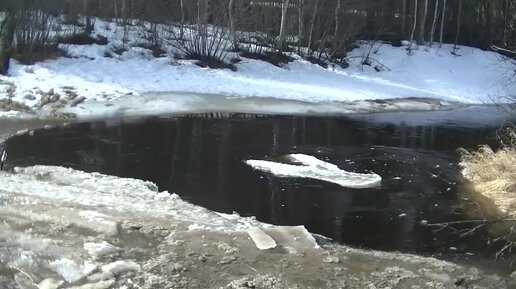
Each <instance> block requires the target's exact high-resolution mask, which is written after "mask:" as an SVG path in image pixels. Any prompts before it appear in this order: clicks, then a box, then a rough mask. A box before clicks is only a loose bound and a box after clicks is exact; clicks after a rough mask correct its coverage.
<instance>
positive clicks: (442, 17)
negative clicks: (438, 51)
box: [439, 0, 446, 48]
mask: <svg viewBox="0 0 516 289" xmlns="http://www.w3.org/2000/svg"><path fill="white" fill-rule="evenodd" d="M442 9H443V10H442V11H443V13H442V15H441V31H440V32H439V48H440V47H442V46H443V33H444V17H445V16H446V0H443V8H442Z"/></svg>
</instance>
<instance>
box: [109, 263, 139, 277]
mask: <svg viewBox="0 0 516 289" xmlns="http://www.w3.org/2000/svg"><path fill="white" fill-rule="evenodd" d="M128 271H140V265H138V264H136V263H135V262H133V261H115V262H113V263H109V264H107V265H104V266H102V272H104V273H112V274H114V275H119V274H121V273H124V272H128Z"/></svg>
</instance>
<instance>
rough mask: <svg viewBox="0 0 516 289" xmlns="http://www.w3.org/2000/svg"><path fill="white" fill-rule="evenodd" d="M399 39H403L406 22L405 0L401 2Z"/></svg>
mask: <svg viewBox="0 0 516 289" xmlns="http://www.w3.org/2000/svg"><path fill="white" fill-rule="evenodd" d="M401 6H402V8H401V37H402V39H403V37H405V26H406V21H407V0H401Z"/></svg>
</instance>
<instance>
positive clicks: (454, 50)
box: [452, 0, 462, 54]
mask: <svg viewBox="0 0 516 289" xmlns="http://www.w3.org/2000/svg"><path fill="white" fill-rule="evenodd" d="M461 17H462V0H459V9H458V11H457V30H456V31H455V43H454V45H453V52H452V53H453V54H457V50H458V43H459V34H460V25H461Z"/></svg>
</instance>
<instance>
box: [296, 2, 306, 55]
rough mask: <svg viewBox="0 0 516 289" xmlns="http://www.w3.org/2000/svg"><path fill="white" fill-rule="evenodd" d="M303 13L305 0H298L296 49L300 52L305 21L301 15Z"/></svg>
mask: <svg viewBox="0 0 516 289" xmlns="http://www.w3.org/2000/svg"><path fill="white" fill-rule="evenodd" d="M304 14H305V0H298V5H297V24H298V26H297V38H298V39H297V51H298V52H299V53H301V46H302V43H303V36H304V34H305V23H304V19H303V16H304Z"/></svg>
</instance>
